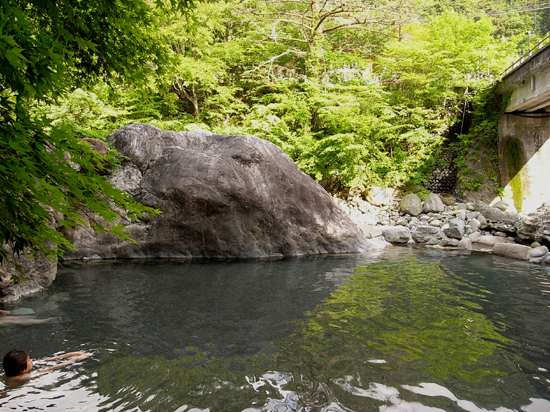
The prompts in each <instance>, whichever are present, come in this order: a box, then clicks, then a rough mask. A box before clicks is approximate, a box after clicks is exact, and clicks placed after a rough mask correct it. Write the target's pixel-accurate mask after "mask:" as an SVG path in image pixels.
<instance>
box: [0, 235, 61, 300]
mask: <svg viewBox="0 0 550 412" xmlns="http://www.w3.org/2000/svg"><path fill="white" fill-rule="evenodd" d="M3 249H4V250H5V251H6V252H7V254H8V256H10V257H9V259H8V260H7V261H4V262H3V263H2V264H1V265H0V303H8V302H13V301H16V300H18V299H20V298H22V297H24V296H28V295H31V294H33V293H37V292H40V291H42V290H44V289H45V288H47V287H48V286H50V284H51V283H52V282H53V281H54V279H55V275H56V274H57V264H56V263H55V262H53V261H51V260H49V259H46V258H45V257H44V256H43V255H40V256H39V257H38V258H36V259H35V258H33V257H32V256H31V255H30V254H29V255H28V256H27V255H26V254H24V253H22V254H20V255H17V256H13V255H12V254H11V249H10V248H9V247H8V246H7V245H4V246H3ZM16 266H19V268H20V271H17V270H16ZM12 276H15V277H17V278H19V279H18V280H17V281H15V282H14V281H13V279H12Z"/></svg>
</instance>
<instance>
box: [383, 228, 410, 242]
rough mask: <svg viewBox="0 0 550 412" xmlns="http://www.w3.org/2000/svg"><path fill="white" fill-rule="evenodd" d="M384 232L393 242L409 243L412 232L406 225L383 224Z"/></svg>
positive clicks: (388, 239) (385, 237) (387, 239)
mask: <svg viewBox="0 0 550 412" xmlns="http://www.w3.org/2000/svg"><path fill="white" fill-rule="evenodd" d="M381 229H382V234H383V236H384V239H386V241H387V242H390V243H392V244H404V243H408V242H409V240H410V239H411V232H410V230H409V228H408V227H405V226H382V227H381Z"/></svg>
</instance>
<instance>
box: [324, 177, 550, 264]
mask: <svg viewBox="0 0 550 412" xmlns="http://www.w3.org/2000/svg"><path fill="white" fill-rule="evenodd" d="M333 199H334V201H335V202H336V203H337V204H338V205H339V206H340V207H341V208H342V209H343V210H344V211H345V212H346V213H348V215H349V216H350V217H351V219H352V220H353V221H354V223H355V224H356V225H357V227H358V228H359V229H360V230H361V232H362V233H363V235H364V236H365V237H366V238H367V239H381V240H385V241H387V242H389V243H391V244H393V245H404V244H419V245H426V246H431V247H435V248H461V249H466V250H478V251H484V252H488V253H493V254H495V255H499V256H504V257H508V258H511V259H517V260H524V261H529V262H531V263H535V264H541V263H542V264H550V252H549V250H548V247H547V246H546V245H549V244H550V204H544V205H542V206H541V207H540V208H539V209H538V210H537V211H536V212H534V213H530V214H522V213H515V212H509V211H507V210H508V209H509V207H508V205H507V204H506V203H505V202H502V201H496V202H494V203H492V204H491V205H488V204H486V203H484V202H481V201H475V202H464V203H461V202H457V201H456V200H455V199H454V197H452V196H450V195H446V194H441V195H438V194H434V193H432V194H430V195H429V196H428V198H427V199H426V200H425V201H424V202H422V201H421V200H420V198H418V196H416V195H411V194H409V195H406V196H404V197H402V198H398V197H397V196H395V194H394V192H393V190H391V189H382V188H369V189H368V190H367V191H366V192H363V193H362V192H360V191H351V192H350V193H349V195H348V196H347V198H344V199H342V198H339V197H336V196H335V197H333Z"/></svg>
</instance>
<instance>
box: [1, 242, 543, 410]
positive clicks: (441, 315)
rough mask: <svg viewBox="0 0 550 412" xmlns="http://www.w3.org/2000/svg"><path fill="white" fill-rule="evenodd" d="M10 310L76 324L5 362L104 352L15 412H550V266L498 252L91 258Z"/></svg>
mask: <svg viewBox="0 0 550 412" xmlns="http://www.w3.org/2000/svg"><path fill="white" fill-rule="evenodd" d="M4 309H11V310H14V309H24V310H25V311H26V312H27V313H30V312H32V314H30V315H26V316H28V317H29V318H35V319H43V318H49V317H61V320H60V321H58V322H55V323H47V324H42V325H30V326H19V325H12V326H2V327H1V332H2V333H1V334H0V348H1V349H2V350H3V352H4V353H5V352H7V351H8V350H10V349H12V348H15V347H21V348H26V349H27V350H29V352H30V354H31V357H32V358H33V359H40V358H45V357H48V356H52V355H53V354H57V353H61V352H67V351H76V350H80V351H84V352H87V353H89V354H90V355H91V357H90V358H89V359H87V360H84V361H81V362H79V363H76V364H74V365H71V366H69V367H67V368H66V369H63V370H60V371H55V372H53V373H51V374H48V375H45V376H43V377H40V378H37V379H35V380H32V381H31V382H29V383H27V384H25V385H23V386H21V387H18V388H9V387H6V386H5V385H4V386H3V387H2V389H1V392H0V393H1V394H0V409H1V410H10V409H11V410H31V409H33V408H36V409H40V410H42V409H50V410H104V411H111V410H117V411H125V410H132V411H146V410H151V411H178V412H183V411H194V412H198V411H210V412H214V411H224V412H225V411H239V412H240V411H246V412H252V411H277V412H284V411H325V412H335V411H356V412H359V411H395V412H405V411H407V412H408V411H415V412H416V411H421V412H428V411H429V412H437V411H469V412H481V411H499V412H504V411H525V412H548V411H550V372H549V371H550V322H549V321H548V320H549V319H550V271H549V269H548V268H545V267H540V266H536V265H532V264H528V263H525V262H519V261H511V260H508V259H504V258H499V257H496V256H492V255H489V254H483V253H476V252H472V253H469V252H466V251H440V250H435V249H428V248H409V247H402V248H399V247H393V248H389V249H387V250H385V251H382V252H379V254H377V255H345V256H326V257H316V258H303V259H285V260H278V261H225V262H193V263H190V262H177V261H175V262H174V261H144V262H136V261H134V262H119V261H116V262H99V263H89V264H81V265H73V266H69V267H66V268H64V269H61V270H60V271H59V274H58V277H57V280H56V281H55V282H54V284H53V285H52V286H51V287H50V288H49V289H48V290H47V291H46V292H44V293H41V294H38V295H35V296H32V297H28V298H25V299H23V300H21V301H20V302H18V303H17V304H16V305H12V306H10V307H4ZM0 385H3V384H0Z"/></svg>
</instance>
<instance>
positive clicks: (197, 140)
mask: <svg viewBox="0 0 550 412" xmlns="http://www.w3.org/2000/svg"><path fill="white" fill-rule="evenodd" d="M109 141H110V142H111V143H112V145H113V146H114V147H115V148H116V149H117V150H118V151H119V152H120V153H121V154H122V155H124V156H125V157H126V158H127V159H128V160H127V161H125V162H124V164H123V166H122V168H121V170H120V171H119V172H118V173H117V174H115V176H113V177H112V182H114V184H115V185H117V186H118V187H120V188H121V189H124V190H126V191H128V192H129V193H131V194H132V195H133V196H134V198H135V199H136V200H137V201H139V202H141V203H143V204H144V205H147V206H150V207H154V208H157V209H160V210H161V211H162V215H161V216H155V217H151V218H150V219H148V220H147V221H143V222H139V223H130V222H123V223H124V224H125V226H126V227H127V228H128V229H129V230H130V235H131V237H132V238H134V239H135V240H136V241H137V242H138V244H134V243H130V242H125V241H120V240H118V239H115V238H113V237H112V236H106V235H101V234H97V233H93V232H91V231H89V230H87V229H85V228H79V229H78V230H76V231H74V232H73V233H71V234H69V237H70V240H71V241H72V242H73V244H74V245H75V246H76V247H77V248H78V249H79V252H76V253H75V252H70V251H69V252H67V254H66V256H65V258H66V259H75V258H90V257H92V258H93V257H99V258H141V257H147V258H157V257H173V258H182V257H185V258H191V257H209V258H249V257H280V256H297V255H310V254H321V253H349V252H362V251H366V250H369V249H371V248H374V246H370V245H369V243H368V241H367V240H366V239H365V237H364V236H363V235H362V234H361V233H360V232H359V230H358V229H357V227H356V226H355V224H354V223H353V222H352V221H351V220H350V218H349V216H348V215H346V214H345V213H344V212H343V211H342V210H341V209H340V208H339V207H338V206H337V205H336V204H335V203H334V201H333V200H332V198H331V197H330V195H329V194H328V193H327V192H326V191H325V190H324V189H323V188H322V187H321V186H320V185H319V184H317V183H316V182H315V181H314V180H313V179H311V178H310V177H309V176H308V175H306V174H305V173H303V172H302V171H301V170H300V169H299V168H298V167H297V166H296V165H295V164H294V162H292V160H291V159H290V158H289V157H288V156H287V155H286V154H285V153H284V152H283V151H282V150H281V149H280V148H279V147H277V146H276V145H274V144H272V143H270V142H268V141H265V140H262V139H259V138H257V137H253V136H227V135H216V134H211V133H207V132H165V131H161V130H160V129H157V128H156V127H154V126H151V125H147V124H143V123H139V124H132V125H128V126H125V127H123V128H122V129H120V130H118V131H117V132H115V133H113V134H112V135H111V136H110V138H109Z"/></svg>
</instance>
